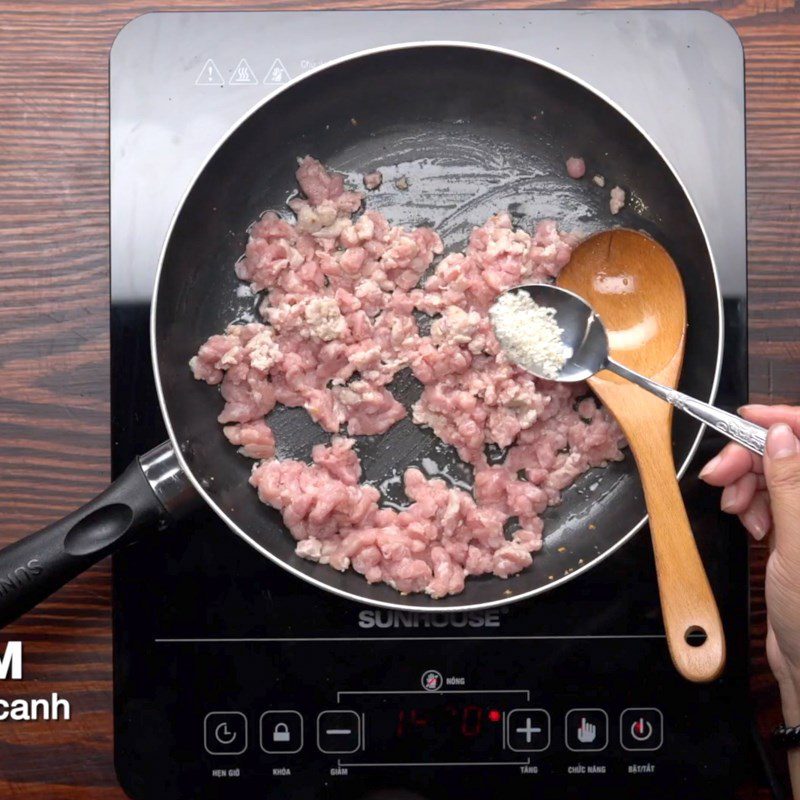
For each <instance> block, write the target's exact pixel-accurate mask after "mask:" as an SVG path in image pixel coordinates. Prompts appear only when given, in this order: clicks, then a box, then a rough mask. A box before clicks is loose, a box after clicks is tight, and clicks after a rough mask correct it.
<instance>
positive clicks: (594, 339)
mask: <svg viewBox="0 0 800 800" xmlns="http://www.w3.org/2000/svg"><path fill="white" fill-rule="evenodd" d="M508 291H509V292H526V293H527V294H528V295H529V296H530V297H531V299H532V300H533V301H534V302H535V303H536V304H537V305H539V306H542V307H545V308H552V309H554V310H555V315H554V320H555V322H556V324H557V325H558V327H559V328H561V329H562V331H563V334H562V336H561V340H562V342H563V343H564V345H565V346H566V347H568V348H571V349H572V355H571V356H570V357H569V358H568V359H567V360H566V361H565V362H564V365H563V366H562V367H561V369H560V370H559V371H558V374H557V375H556V376H552V373H551V375H550V376H548V375H546V374H544V373H543V371H542V367H541V365H539V364H534V363H530V364H522V363H519V366H520V367H522V368H523V369H525V370H527V371H528V372H530V373H531V374H533V375H535V376H536V377H538V378H544V379H546V380H556V381H563V382H565V383H575V382H577V381H585V380H587V379H588V378H590V377H591V376H592V375H594V374H595V373H597V372H600V371H601V370H604V369H607V370H610V371H611V372H613V373H615V374H616V375H619V376H620V377H621V378H625V379H626V380H629V381H631V382H632V383H635V384H636V385H637V386H641V387H642V388H643V389H646V390H647V391H648V392H651V393H652V394H654V395H656V396H657V397H660V398H661V399H662V400H666V402H668V403H671V404H672V405H673V406H674V407H675V408H677V409H679V410H680V411H685V412H686V413H687V414H690V415H691V416H693V417H694V418H695V419H699V420H700V421H701V422H704V423H705V424H706V425H708V426H709V427H710V428H713V429H714V430H715V431H719V432H720V433H722V434H724V435H725V436H727V437H728V438H729V439H732V440H733V441H735V442H738V443H739V444H741V445H743V446H744V447H746V448H748V449H749V450H752V451H753V452H754V453H758V454H759V455H763V454H764V444H765V442H766V438H767V431H766V429H765V428H762V427H761V426H760V425H756V424H754V423H752V422H748V421H747V420H746V419H742V418H741V417H739V416H737V415H736V414H730V413H728V412H727V411H722V410H721V409H719V408H715V407H714V406H712V405H710V404H709V403H704V402H702V401H701V400H697V399H696V398H694V397H691V396H689V395H688V394H684V393H683V392H679V391H677V390H676V389H670V388H669V387H667V386H663V385H662V384H660V383H657V382H656V381H653V380H650V378H646V377H645V376H644V375H641V374H640V373H638V372H635V371H634V370H632V369H628V367H625V366H623V365H622V364H620V363H619V362H618V361H615V360H614V359H613V358H611V357H610V356H609V354H608V334H607V333H606V328H605V325H603V322H602V320H601V319H600V317H599V316H598V315H597V313H596V312H595V311H594V310H593V309H592V307H591V306H590V305H589V304H588V303H587V302H586V301H585V300H584V299H583V298H582V297H579V296H578V295H577V294H575V293H573V292H570V291H569V290H567V289H562V288H561V287H559V286H554V285H552V284H547V283H540V284H533V285H529V286H517V287H514V288H513V289H509V290H508ZM500 345H501V346H502V345H503V342H502V341H500Z"/></svg>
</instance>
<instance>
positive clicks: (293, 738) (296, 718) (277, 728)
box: [259, 711, 303, 754]
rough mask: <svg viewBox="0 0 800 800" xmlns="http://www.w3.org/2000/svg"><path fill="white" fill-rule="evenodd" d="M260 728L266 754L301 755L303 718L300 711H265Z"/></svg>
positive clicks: (262, 745)
mask: <svg viewBox="0 0 800 800" xmlns="http://www.w3.org/2000/svg"><path fill="white" fill-rule="evenodd" d="M259 728H260V738H261V749H262V750H263V751H264V752H265V753H283V754H289V753H299V752H300V751H301V750H302V749H303V717H302V716H301V714H300V712H299V711H265V712H264V713H263V714H262V715H261V719H260V721H259Z"/></svg>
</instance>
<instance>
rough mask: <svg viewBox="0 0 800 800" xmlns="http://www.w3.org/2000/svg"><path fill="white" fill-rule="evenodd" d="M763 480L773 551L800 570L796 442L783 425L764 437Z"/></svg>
mask: <svg viewBox="0 0 800 800" xmlns="http://www.w3.org/2000/svg"><path fill="white" fill-rule="evenodd" d="M764 477H765V478H766V480H767V488H768V489H769V499H770V506H771V509H772V521H773V526H774V530H773V536H774V539H775V549H776V550H777V551H778V552H779V553H780V555H781V559H785V560H786V563H788V564H792V565H796V566H797V567H798V569H800V441H798V440H797V437H796V436H795V435H794V432H793V431H792V429H791V428H790V427H789V426H788V425H786V424H785V423H779V424H778V425H773V426H772V427H771V428H770V429H769V433H768V434H767V445H766V450H765V453H764Z"/></svg>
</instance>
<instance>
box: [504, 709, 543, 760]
mask: <svg viewBox="0 0 800 800" xmlns="http://www.w3.org/2000/svg"><path fill="white" fill-rule="evenodd" d="M506 731H507V733H506V742H507V747H508V748H509V749H510V750H515V751H516V752H518V753H519V752H522V753H538V752H541V751H542V750H547V748H548V747H549V746H550V715H549V714H548V713H547V712H546V711H545V710H544V709H543V708H515V709H514V710H513V711H510V712H509V714H508V717H507V728H506Z"/></svg>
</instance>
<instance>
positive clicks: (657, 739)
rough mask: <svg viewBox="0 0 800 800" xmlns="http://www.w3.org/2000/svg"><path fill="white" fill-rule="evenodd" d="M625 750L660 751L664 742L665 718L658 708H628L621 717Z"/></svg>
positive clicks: (620, 724)
mask: <svg viewBox="0 0 800 800" xmlns="http://www.w3.org/2000/svg"><path fill="white" fill-rule="evenodd" d="M619 739H620V744H621V745H622V747H623V748H624V749H625V750H634V751H635V750H640V751H647V750H658V749H659V747H661V745H662V744H663V742H664V716H663V714H662V713H661V712H660V711H659V710H658V709H657V708H626V709H625V710H624V711H623V712H622V714H620V717H619Z"/></svg>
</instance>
